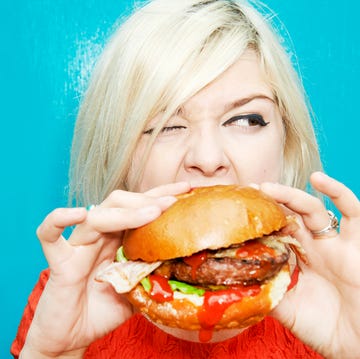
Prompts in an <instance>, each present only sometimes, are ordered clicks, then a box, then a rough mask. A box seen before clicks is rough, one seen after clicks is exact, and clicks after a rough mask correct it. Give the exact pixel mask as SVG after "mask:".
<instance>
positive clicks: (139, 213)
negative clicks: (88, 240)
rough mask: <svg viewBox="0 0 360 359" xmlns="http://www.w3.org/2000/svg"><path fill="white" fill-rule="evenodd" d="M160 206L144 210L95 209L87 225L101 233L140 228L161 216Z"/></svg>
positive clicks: (148, 207) (90, 213)
mask: <svg viewBox="0 0 360 359" xmlns="http://www.w3.org/2000/svg"><path fill="white" fill-rule="evenodd" d="M161 212H162V210H161V208H160V206H146V207H143V208H101V207H99V208H95V209H94V210H91V211H90V212H89V213H88V216H87V219H86V224H87V225H88V226H90V227H91V228H93V229H94V230H96V231H97V232H101V233H111V232H120V231H123V230H126V229H130V228H136V227H140V226H142V225H144V224H146V223H148V222H151V221H153V220H154V219H155V218H157V217H158V216H160V214H161Z"/></svg>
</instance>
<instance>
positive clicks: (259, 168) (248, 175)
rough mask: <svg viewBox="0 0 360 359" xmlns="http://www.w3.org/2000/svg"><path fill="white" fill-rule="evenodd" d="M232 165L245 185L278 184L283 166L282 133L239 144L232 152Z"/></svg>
mask: <svg viewBox="0 0 360 359" xmlns="http://www.w3.org/2000/svg"><path fill="white" fill-rule="evenodd" d="M232 163H233V164H234V166H235V167H236V172H237V174H238V178H239V180H240V181H241V183H243V184H249V183H261V182H265V181H271V182H278V181H279V180H280V178H281V172H282V164H283V140H282V131H280V132H275V131H274V134H270V135H266V136H259V137H258V138H256V140H253V139H252V140H250V141H243V142H242V143H241V144H239V143H238V144H237V149H236V150H235V151H234V150H232Z"/></svg>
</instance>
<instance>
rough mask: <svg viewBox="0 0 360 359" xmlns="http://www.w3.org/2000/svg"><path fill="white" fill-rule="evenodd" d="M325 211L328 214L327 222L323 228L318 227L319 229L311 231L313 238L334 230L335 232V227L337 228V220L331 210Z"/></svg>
mask: <svg viewBox="0 0 360 359" xmlns="http://www.w3.org/2000/svg"><path fill="white" fill-rule="evenodd" d="M327 213H328V215H329V224H328V225H327V226H326V227H325V228H323V229H320V230H319V231H311V233H312V234H313V236H314V238H321V237H324V235H326V234H328V233H330V232H332V231H334V230H335V231H336V233H337V229H338V228H339V220H338V219H337V217H336V216H335V214H334V213H333V212H331V211H329V210H328V211H327Z"/></svg>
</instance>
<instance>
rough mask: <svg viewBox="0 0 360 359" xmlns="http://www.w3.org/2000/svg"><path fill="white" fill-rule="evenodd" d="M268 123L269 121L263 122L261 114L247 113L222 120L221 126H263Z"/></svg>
mask: <svg viewBox="0 0 360 359" xmlns="http://www.w3.org/2000/svg"><path fill="white" fill-rule="evenodd" d="M268 124H269V122H265V121H264V119H263V117H262V116H261V115H259V114H256V113H253V114H248V115H239V116H234V117H231V118H230V119H229V120H227V121H225V122H224V124H223V126H241V127H254V126H261V127H264V126H266V125H268Z"/></svg>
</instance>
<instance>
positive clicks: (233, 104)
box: [176, 94, 276, 115]
mask: <svg viewBox="0 0 360 359" xmlns="http://www.w3.org/2000/svg"><path fill="white" fill-rule="evenodd" d="M254 100H268V101H271V102H272V103H274V104H276V100H275V99H274V98H272V97H269V96H268V95H264V94H254V95H249V96H247V97H244V98H241V99H237V100H234V101H232V102H230V103H227V104H225V105H224V107H223V110H222V113H227V112H229V111H231V110H233V109H235V108H238V107H242V106H244V105H246V104H247V103H249V102H251V101H254ZM176 114H177V115H185V111H184V108H183V106H181V107H180V108H179V109H178V111H176Z"/></svg>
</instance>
